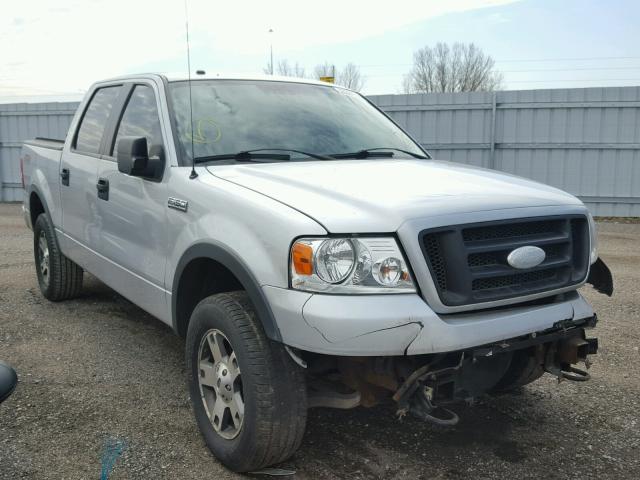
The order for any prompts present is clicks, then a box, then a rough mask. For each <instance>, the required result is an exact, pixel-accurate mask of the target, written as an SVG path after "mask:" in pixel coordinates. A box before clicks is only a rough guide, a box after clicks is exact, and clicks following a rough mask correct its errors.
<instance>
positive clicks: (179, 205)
mask: <svg viewBox="0 0 640 480" xmlns="http://www.w3.org/2000/svg"><path fill="white" fill-rule="evenodd" d="M167 205H168V207H169V208H173V209H174V210H180V211H181V212H186V211H187V208H189V202H187V201H186V200H180V199H179V198H174V197H169V200H168V201H167Z"/></svg>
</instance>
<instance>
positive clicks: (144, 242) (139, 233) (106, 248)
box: [97, 82, 168, 318]
mask: <svg viewBox="0 0 640 480" xmlns="http://www.w3.org/2000/svg"><path fill="white" fill-rule="evenodd" d="M125 89H126V90H127V92H126V95H125V99H124V106H123V108H122V111H121V112H116V116H115V117H114V120H113V123H112V126H111V128H112V131H111V133H110V136H111V138H110V139H109V144H108V145H106V146H105V155H103V157H102V159H101V160H100V164H99V168H98V184H101V185H103V186H106V188H107V191H106V194H105V193H104V192H103V193H102V194H101V195H98V200H97V212H98V218H99V224H100V240H99V244H98V245H99V246H98V253H99V254H100V255H101V256H104V257H105V258H106V259H107V260H108V261H109V260H110V261H111V262H113V263H111V262H108V264H106V265H105V266H104V268H103V269H102V270H103V271H106V272H107V276H106V277H105V278H103V279H102V280H103V281H104V282H105V283H107V284H109V285H110V286H111V287H112V288H114V289H115V290H117V291H119V292H120V293H122V294H123V295H124V296H126V297H129V298H130V299H131V300H133V301H135V303H136V304H138V305H139V306H141V307H142V308H144V309H145V310H147V311H149V312H151V313H152V314H154V315H156V316H158V317H161V318H163V317H164V316H165V314H166V308H165V307H166V303H165V302H166V299H165V290H164V270H165V263H166V256H167V233H166V232H167V221H166V210H167V184H166V179H167V173H166V170H168V168H167V166H166V165H165V173H164V174H163V176H162V178H161V179H159V180H152V179H145V178H141V177H134V176H129V175H126V174H124V173H121V172H119V171H118V164H117V161H116V153H117V148H118V142H119V141H120V139H121V138H122V137H145V138H146V139H147V150H148V151H149V152H150V155H164V151H165V150H166V145H167V141H166V139H165V138H164V137H163V129H162V127H161V120H160V115H159V107H158V101H157V98H158V92H156V90H155V88H154V84H153V83H151V82H150V83H144V82H141V83H136V84H129V85H126V86H125Z"/></svg>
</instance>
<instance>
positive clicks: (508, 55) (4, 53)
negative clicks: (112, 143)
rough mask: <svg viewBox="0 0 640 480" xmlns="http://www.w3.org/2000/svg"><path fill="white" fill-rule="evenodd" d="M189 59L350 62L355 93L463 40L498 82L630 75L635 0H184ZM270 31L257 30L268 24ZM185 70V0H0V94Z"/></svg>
mask: <svg viewBox="0 0 640 480" xmlns="http://www.w3.org/2000/svg"><path fill="white" fill-rule="evenodd" d="M187 11H188V19H189V32H190V33H189V35H190V45H191V65H192V71H195V70H196V69H204V70H206V71H207V73H219V72H232V73H240V74H247V75H252V74H262V73H263V69H264V68H265V66H266V65H267V64H268V61H269V52H270V48H271V46H273V52H274V60H275V62H278V61H279V60H282V59H287V60H288V61H289V62H290V63H294V62H298V63H299V64H301V65H302V66H304V67H305V68H306V70H307V72H308V73H309V74H310V73H311V72H312V70H313V67H314V66H315V65H317V64H320V63H324V62H325V61H326V62H329V63H334V64H335V65H336V67H337V68H338V69H339V68H341V67H342V66H343V65H345V64H346V63H348V62H352V63H355V64H356V65H358V66H359V68H360V70H361V72H362V75H363V76H364V77H365V86H364V88H363V93H365V94H385V93H387V94H388V93H400V92H401V85H402V78H403V75H405V74H406V73H407V72H408V71H409V70H410V68H411V63H412V56H413V52H414V51H415V50H417V49H418V48H421V47H423V46H425V45H433V44H435V43H436V42H439V41H442V42H449V43H452V42H464V43H469V42H474V43H475V44H477V45H478V46H480V47H481V48H482V49H483V50H484V51H485V52H486V53H488V54H489V55H491V56H492V57H493V58H494V59H495V60H496V68H497V70H499V71H501V72H502V73H503V75H504V79H505V82H504V87H505V89H509V90H521V89H538V88H569V87H592V86H622V85H640V51H638V49H637V46H638V45H640V29H639V28H637V20H638V19H639V18H640V2H637V1H635V0H610V1H604V0H602V1H595V0H562V1H558V0H446V1H445V0H418V1H415V0H395V1H393V2H379V1H367V2H364V1H360V0H352V1H347V0H339V1H338V0H323V1H322V2H303V1H300V0H270V1H242V0H234V1H232V2H220V1H214V0H187ZM270 29H271V30H273V32H272V33H269V30H270ZM151 71H159V72H184V73H186V71H187V62H186V34H185V2H184V0H165V1H158V0H57V1H52V0H29V1H24V0H20V1H18V0H3V5H2V16H1V17H0V99H1V98H7V97H9V98H17V97H18V96H29V95H56V96H59V95H66V94H71V96H74V95H75V96H78V95H80V94H82V93H83V92H84V91H86V90H87V89H88V88H89V86H90V85H91V83H93V82H94V81H97V80H100V79H103V78H108V77H112V76H117V75H123V74H129V73H139V72H151Z"/></svg>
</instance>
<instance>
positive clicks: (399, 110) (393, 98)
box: [0, 87, 640, 216]
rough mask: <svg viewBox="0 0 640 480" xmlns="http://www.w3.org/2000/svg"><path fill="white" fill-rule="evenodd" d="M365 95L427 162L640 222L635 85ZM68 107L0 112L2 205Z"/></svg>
mask: <svg viewBox="0 0 640 480" xmlns="http://www.w3.org/2000/svg"><path fill="white" fill-rule="evenodd" d="M370 98H371V100H372V101H373V102H375V103H376V104H378V105H379V106H380V107H381V108H382V109H383V110H385V111H386V112H388V113H389V114H390V115H391V116H392V117H393V118H394V120H396V121H397V122H398V123H399V124H400V125H402V126H403V127H404V128H406V129H407V130H408V131H409V132H410V133H411V134H412V135H413V136H414V138H416V139H417V140H418V141H419V142H420V143H421V144H422V145H424V146H425V148H427V149H428V150H429V151H431V153H432V154H433V156H434V157H435V158H438V159H444V160H451V161H454V162H461V163H467V164H473V165H479V166H483V167H488V168H495V169H497V170H502V171H505V172H510V173H514V174H516V175H521V176H524V177H528V178H532V179H534V180H538V181H541V182H544V183H548V184H550V185H553V186H556V187H559V188H562V189H563V190H567V191H569V192H571V193H573V194H575V195H578V196H579V197H580V198H582V200H584V201H585V202H586V203H587V205H589V207H590V208H591V210H592V212H593V213H594V214H595V215H603V216H609V215H611V216H640V87H620V88H617V87H614V88H588V89H560V90H522V91H505V92H496V93H485V92H473V93H454V94H446V93H445V94H415V95H378V96H372V97H370ZM76 108H77V103H76V102H68V103H42V104H8V105H0V182H1V185H2V187H1V189H0V199H2V200H4V201H12V200H20V199H21V195H22V193H21V191H20V165H19V152H20V142H22V141H24V140H26V139H28V138H33V137H35V136H42V137H52V138H64V136H65V135H66V132H67V128H68V125H69V122H70V121H71V118H72V116H73V113H74V111H75V109H76Z"/></svg>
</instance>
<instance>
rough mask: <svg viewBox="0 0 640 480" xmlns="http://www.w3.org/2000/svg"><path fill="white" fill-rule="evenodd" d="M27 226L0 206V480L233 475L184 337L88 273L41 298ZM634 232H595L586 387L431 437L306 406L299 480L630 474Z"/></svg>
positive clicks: (474, 412) (549, 393)
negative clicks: (202, 418) (203, 413)
mask: <svg viewBox="0 0 640 480" xmlns="http://www.w3.org/2000/svg"><path fill="white" fill-rule="evenodd" d="M31 238H32V237H31V232H30V231H29V230H27V229H26V228H25V227H24V224H23V221H22V217H21V215H20V210H19V206H18V205H6V204H5V205H0V359H3V360H5V361H8V362H9V363H11V364H13V365H14V366H15V367H16V369H17V370H18V372H19V375H20V385H19V386H18V389H17V390H16V392H15V394H14V395H13V396H12V397H11V398H10V399H9V400H8V401H7V402H5V403H4V404H3V405H2V406H0V478H1V479H16V478H52V479H65V478H69V479H72V478H73V479H89V478H100V476H101V469H102V468H103V466H104V465H106V464H108V463H109V460H110V456H111V457H116V456H117V455H116V454H117V453H118V452H120V456H119V457H118V458H117V459H116V460H115V466H114V467H113V470H112V472H111V474H110V476H109V478H110V479H113V480H116V479H124V478H144V479H149V478H154V479H165V478H166V479H192V478H193V479H196V478H197V479H199V480H201V479H202V478H204V477H209V478H218V479H222V478H239V477H240V476H238V475H236V474H233V473H231V472H229V471H227V470H226V469H225V468H224V467H223V466H221V465H220V464H219V463H218V462H217V461H216V459H215V458H214V457H213V456H212V455H211V454H210V453H209V451H208V450H207V448H206V446H205V444H204V442H203V441H202V439H201V437H200V435H199V433H198V430H197V428H196V425H195V421H194V419H193V415H192V413H191V408H190V404H189V398H188V395H187V390H186V387H185V380H184V379H185V372H184V368H183V355H184V348H183V344H182V342H181V340H180V339H179V338H178V337H176V336H175V335H174V334H173V333H172V332H171V330H170V329H169V328H168V327H166V326H164V325H163V324H162V323H161V322H160V321H157V320H155V319H154V318H152V317H151V316H149V315H148V314H146V313H144V312H143V311H142V310H140V309H139V308H137V307H135V306H134V305H132V304H131V303H130V302H128V301H127V300H125V299H123V298H122V297H121V296H119V295H118V294H116V293H115V292H113V291H112V290H110V289H109V288H107V287H106V286H104V285H103V284H101V283H100V282H99V281H98V280H96V279H95V278H92V277H90V276H88V275H86V276H85V289H84V293H83V295H82V297H81V298H80V299H78V300H74V301H69V302H63V303H57V304H55V303H49V302H47V301H46V300H44V299H43V298H42V296H41V295H40V293H39V290H38V287H37V282H36V276H35V272H34V268H33V260H32V247H31V242H32V240H31ZM638 246H640V224H614V223H603V224H601V225H600V252H601V255H602V257H603V258H604V259H606V261H607V262H608V263H609V265H610V267H611V268H612V270H613V273H614V278H615V283H616V293H615V295H614V297H613V299H609V298H608V297H604V296H602V295H599V294H597V293H595V292H594V291H593V290H591V289H590V288H584V289H583V293H584V294H585V295H586V296H587V297H588V298H589V300H590V301H592V303H593V304H594V305H595V307H596V311H597V312H598V314H599V317H600V324H599V325H598V327H597V328H596V330H595V332H594V334H595V335H597V336H598V337H599V339H600V352H599V354H598V355H597V356H596V357H595V363H594V365H593V367H592V369H591V373H592V376H593V379H592V380H591V381H590V382H587V383H585V384H576V383H571V382H563V383H561V384H560V385H558V384H557V382H556V381H555V380H554V379H553V378H551V377H550V376H545V377H543V378H542V379H541V380H539V381H538V382H536V383H535V384H533V385H529V386H527V387H526V388H525V389H523V391H521V392H519V393H518V394H514V395H506V396H502V397H499V398H483V399H480V400H478V402H477V403H476V404H475V405H473V406H460V408H459V409H458V410H457V411H458V412H459V413H460V416H461V422H460V424H459V425H458V426H456V427H455V428H450V429H443V428H439V427H434V426H431V425H428V424H424V423H421V422H419V421H417V420H414V419H408V418H406V419H405V420H403V421H402V422H399V421H398V420H396V419H395V418H394V416H393V410H392V409H390V408H389V407H379V408H374V409H370V410H367V409H360V408H359V409H355V410H351V411H333V410H328V409H315V410H311V411H310V412H309V422H308V425H307V433H306V436H305V438H304V442H303V445H302V447H301V449H300V450H299V452H298V453H297V454H296V455H295V456H294V457H293V458H292V459H291V460H290V461H288V462H287V463H286V464H285V465H282V467H283V468H289V469H292V470H295V471H296V472H297V474H296V476H295V478H300V479H305V478H347V477H349V478H381V479H382V478H383V479H392V478H408V479H416V478H425V479H426V478H430V479H432V478H468V479H479V478H509V477H514V478H515V477H519V478H524V477H527V478H528V477H542V476H544V477H546V478H547V479H554V478H558V479H564V478H581V479H585V478H629V479H637V478H640V459H639V456H640V455H639V452H640V414H639V413H638V412H639V411H640V399H639V393H640V380H639V378H638V372H640V355H639V353H638V345H639V344H640V341H639V340H640V322H639V317H640V315H639V314H640V254H639V253H638V249H637V247H638Z"/></svg>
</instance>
